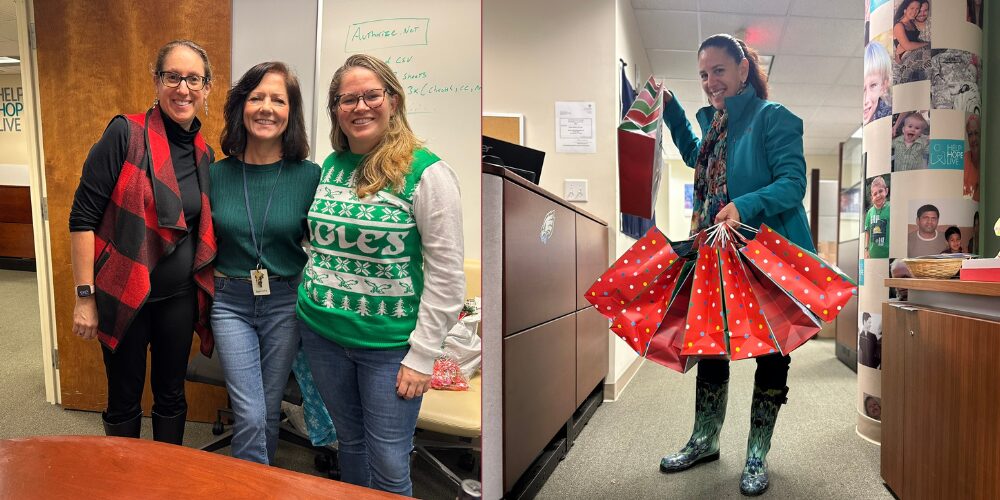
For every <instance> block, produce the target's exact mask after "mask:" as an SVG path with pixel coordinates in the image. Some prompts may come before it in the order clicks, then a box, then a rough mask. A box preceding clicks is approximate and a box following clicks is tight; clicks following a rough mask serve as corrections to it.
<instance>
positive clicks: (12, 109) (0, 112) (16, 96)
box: [0, 87, 24, 133]
mask: <svg viewBox="0 0 1000 500" xmlns="http://www.w3.org/2000/svg"><path fill="white" fill-rule="evenodd" d="M22 111H24V92H23V89H22V88H21V87H0V118H2V119H0V133H8V132H20V131H21V112H22Z"/></svg>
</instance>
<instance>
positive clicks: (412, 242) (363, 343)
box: [297, 55, 465, 496]
mask: <svg viewBox="0 0 1000 500" xmlns="http://www.w3.org/2000/svg"><path fill="white" fill-rule="evenodd" d="M405 103H406V101H405V96H404V94H403V89H402V85H400V83H399V80H397V78H396V76H395V75H394V74H393V72H392V70H391V69H390V68H389V67H388V66H387V65H386V64H385V63H384V62H382V61H381V60H379V59H376V58H374V57H370V56H366V55H355V56H351V57H349V58H348V59H347V61H346V62H344V65H343V66H341V67H340V69H338V70H337V71H336V73H334V76H333V81H332V82H331V83H330V92H329V101H328V107H327V109H328V111H329V113H330V118H331V119H332V121H333V125H332V128H331V132H330V140H331V141H332V143H333V149H334V150H335V151H334V152H333V153H331V154H330V156H328V157H327V158H326V161H324V162H323V169H322V176H321V180H320V184H319V187H318V188H317V189H316V197H315V200H314V202H313V205H312V207H311V208H310V210H309V215H308V219H307V220H308V224H309V231H310V237H309V242H310V249H309V260H308V261H307V263H306V270H305V276H304V278H303V280H302V286H300V287H299V298H298V306H297V309H298V314H299V318H300V319H301V320H302V330H301V331H302V347H303V349H304V350H305V352H306V355H307V356H308V359H309V366H310V368H311V369H312V372H313V376H314V377H315V380H316V386H317V388H318V389H319V392H320V394H321V395H322V396H323V401H324V402H325V403H326V405H327V409H328V410H329V411H330V416H331V417H332V418H333V424H334V427H336V429H337V439H338V441H339V448H338V451H339V457H340V470H341V479H342V480H344V481H346V482H349V483H353V484H358V485H361V486H366V487H370V488H375V489H380V490H385V491H391V492H394V493H399V494H402V495H406V496H409V495H411V493H412V483H411V481H410V463H409V456H410V451H412V450H413V433H414V430H415V429H416V423H417V414H418V413H419V412H420V402H421V400H422V396H423V394H424V393H425V392H427V389H429V388H430V379H431V372H432V369H433V366H434V359H435V358H436V357H437V356H438V355H439V354H440V353H441V343H442V341H443V340H444V337H445V335H446V334H447V332H448V330H449V329H450V328H451V327H452V326H453V325H454V324H455V323H456V322H457V321H458V314H459V312H460V310H461V309H462V302H463V298H464V296H465V275H464V273H463V270H462V261H463V247H464V242H463V238H462V212H461V207H462V204H461V199H460V197H459V191H458V178H457V177H456V176H455V172H453V171H452V170H451V167H449V166H448V165H447V164H446V163H445V162H444V161H442V160H441V159H440V158H438V157H437V156H435V155H434V153H431V152H430V151H428V150H427V149H425V148H423V147H422V146H421V143H420V141H419V140H418V139H417V138H416V137H415V136H414V134H413V131H412V130H411V129H410V126H409V123H408V122H407V120H406V104H405Z"/></svg>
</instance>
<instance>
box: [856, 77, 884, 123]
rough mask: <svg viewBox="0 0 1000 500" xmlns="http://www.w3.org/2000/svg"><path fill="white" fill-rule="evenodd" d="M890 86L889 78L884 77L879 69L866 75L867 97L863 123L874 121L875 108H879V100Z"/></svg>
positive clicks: (864, 105)
mask: <svg viewBox="0 0 1000 500" xmlns="http://www.w3.org/2000/svg"><path fill="white" fill-rule="evenodd" d="M888 88H889V80H888V79H887V78H883V76H882V75H880V74H879V73H878V72H877V71H874V72H872V73H870V74H867V75H865V98H864V102H863V103H862V104H863V108H862V109H863V111H864V113H863V120H862V123H868V122H870V121H872V117H873V116H875V110H876V109H878V100H879V99H880V98H881V97H882V95H883V94H885V91H886V89H888Z"/></svg>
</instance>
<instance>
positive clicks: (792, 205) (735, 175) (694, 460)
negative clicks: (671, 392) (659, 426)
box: [660, 34, 815, 496]
mask: <svg viewBox="0 0 1000 500" xmlns="http://www.w3.org/2000/svg"><path fill="white" fill-rule="evenodd" d="M698 68H699V73H700V75H701V84H702V89H703V90H704V91H705V94H706V96H707V97H708V101H709V104H710V105H709V106H706V107H704V108H702V109H700V110H699V111H698V113H697V117H698V122H699V125H700V126H701V130H702V137H703V139H701V140H699V139H698V138H697V137H696V136H695V134H694V131H693V130H692V128H691V124H690V123H689V122H688V120H687V118H686V117H685V114H684V110H683V109H681V106H680V104H679V103H678V102H677V99H674V98H673V96H672V95H671V94H670V92H666V93H665V94H664V101H665V109H664V113H663V118H664V121H665V122H666V125H667V128H668V129H670V134H671V136H672V138H673V142H674V144H675V145H676V146H677V149H678V150H679V151H680V153H681V155H682V156H683V158H684V162H685V163H687V165H688V166H690V167H693V168H694V169H695V184H694V186H695V187H694V191H695V192H694V210H693V213H692V217H691V234H696V233H698V232H700V231H701V230H703V229H705V228H707V227H709V226H712V225H714V224H717V223H722V222H726V223H730V224H736V223H743V224H746V225H749V226H753V227H758V226H760V224H761V223H764V224H767V225H768V226H770V227H771V228H773V229H774V230H775V231H777V232H778V233H780V234H783V235H785V236H787V238H788V239H789V240H790V241H791V242H792V243H795V244H797V245H799V246H801V247H803V248H805V249H810V250H814V248H815V247H814V246H813V243H812V239H811V237H810V233H809V227H808V224H807V221H806V214H805V209H804V208H803V205H802V200H803V198H804V196H805V187H806V175H805V157H804V155H803V149H802V120H801V119H799V118H798V117H797V116H795V115H794V114H792V113H791V112H790V111H788V109H786V108H785V107H783V106H781V105H780V104H778V103H774V102H770V101H767V100H766V99H767V96H768V88H767V78H766V76H765V74H764V72H763V71H762V69H761V67H760V63H759V60H758V55H757V51H755V50H753V49H752V48H750V47H748V46H747V45H746V43H744V42H743V41H742V40H739V39H737V38H734V37H732V36H730V35H725V34H720V35H713V36H711V37H709V38H707V39H705V41H703V42H702V43H701V46H700V47H699V49H698ZM790 362H791V358H790V357H789V356H787V355H785V356H782V355H781V354H772V355H766V356H761V357H759V358H757V371H756V375H755V377H754V391H753V401H752V403H751V408H750V436H749V439H748V442H747V458H746V464H745V466H744V467H743V475H742V477H741V479H740V492H742V493H743V494H744V495H748V496H755V495H759V494H761V493H763V492H764V491H765V490H766V489H767V488H768V485H769V477H768V470H767V462H766V458H767V454H768V451H769V450H770V448H771V436H772V433H773V432H774V425H775V421H776V419H777V416H778V410H779V409H780V408H781V405H782V404H784V403H785V402H787V399H786V397H785V396H786V395H787V393H788V387H787V386H786V382H787V380H788V367H789V364H790ZM728 382H729V361H727V360H720V359H702V360H701V361H699V362H698V380H697V386H696V397H695V424H694V431H693V433H692V435H691V438H690V440H689V441H688V443H687V444H686V445H685V446H684V447H683V448H682V449H681V450H680V451H678V452H676V453H673V454H671V455H668V456H665V457H663V459H662V460H661V461H660V470H661V471H663V472H679V471H683V470H686V469H689V468H691V467H693V466H695V465H697V464H700V463H704V462H710V461H713V460H717V459H718V458H719V435H720V432H721V430H722V424H723V421H724V420H725V415H726V400H727V386H728Z"/></svg>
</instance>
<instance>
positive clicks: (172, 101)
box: [153, 45, 212, 130]
mask: <svg viewBox="0 0 1000 500" xmlns="http://www.w3.org/2000/svg"><path fill="white" fill-rule="evenodd" d="M159 71H161V72H164V71H169V72H172V73H177V74H178V75H180V76H181V77H182V78H183V77H188V76H201V77H204V76H205V61H203V60H202V59H201V56H200V55H198V53H197V52H195V51H193V50H191V49H190V48H188V47H185V46H183V45H179V46H177V47H174V48H173V49H172V50H171V51H170V53H169V54H167V56H166V57H165V58H164V59H163V67H162V68H159ZM153 82H154V84H155V85H156V98H157V99H159V101H160V110H162V111H163V113H164V114H166V115H167V116H168V117H170V119H171V120H173V121H175V122H176V123H177V124H179V125H180V126H181V127H183V128H184V129H185V130H187V129H190V128H191V123H192V122H194V118H195V115H197V114H198V110H199V109H201V108H202V106H204V105H205V98H206V97H208V93H209V91H210V90H211V88H212V87H211V84H205V86H204V87H202V89H201V90H191V89H189V88H188V86H187V82H185V81H181V83H180V85H178V86H176V87H173V88H171V87H167V86H166V85H163V83H162V82H160V77H159V76H156V75H154V76H153Z"/></svg>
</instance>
